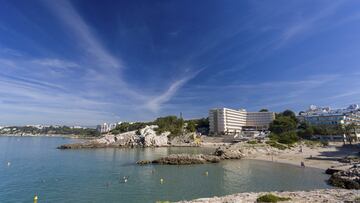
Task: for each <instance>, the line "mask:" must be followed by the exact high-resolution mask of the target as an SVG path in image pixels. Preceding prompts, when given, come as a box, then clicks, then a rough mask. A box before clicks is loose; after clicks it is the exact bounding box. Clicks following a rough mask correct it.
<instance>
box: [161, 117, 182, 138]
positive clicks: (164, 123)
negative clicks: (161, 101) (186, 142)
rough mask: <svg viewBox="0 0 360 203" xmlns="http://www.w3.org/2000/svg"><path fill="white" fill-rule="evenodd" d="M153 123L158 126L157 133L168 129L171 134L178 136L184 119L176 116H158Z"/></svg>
mask: <svg viewBox="0 0 360 203" xmlns="http://www.w3.org/2000/svg"><path fill="white" fill-rule="evenodd" d="M154 123H155V124H156V125H157V126H158V128H157V130H156V131H157V133H163V132H166V131H169V132H170V133H171V134H170V135H171V136H179V135H181V134H182V132H183V127H184V120H183V119H182V118H177V117H176V116H166V117H160V118H157V119H156V120H155V122H154Z"/></svg>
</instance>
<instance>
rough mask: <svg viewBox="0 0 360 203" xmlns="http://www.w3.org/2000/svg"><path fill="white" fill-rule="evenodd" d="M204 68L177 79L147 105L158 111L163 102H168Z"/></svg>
mask: <svg viewBox="0 0 360 203" xmlns="http://www.w3.org/2000/svg"><path fill="white" fill-rule="evenodd" d="M203 70H204V68H203V69H200V70H199V71H196V72H194V73H192V74H189V75H187V76H186V77H184V78H181V79H180V80H177V81H175V82H173V83H172V84H171V85H170V87H169V88H168V89H167V90H166V91H165V92H164V93H162V94H161V95H159V96H157V97H155V98H153V99H151V100H150V101H149V102H148V103H147V104H146V107H147V108H149V109H150V110H152V111H158V110H159V108H161V105H162V104H163V103H166V102H168V101H169V100H170V99H171V98H172V97H173V96H174V95H175V93H176V92H177V91H178V90H179V89H180V88H181V87H182V86H183V85H184V84H186V83H187V82H188V81H189V80H191V79H193V78H194V77H196V76H197V75H198V74H199V73H200V72H201V71H203Z"/></svg>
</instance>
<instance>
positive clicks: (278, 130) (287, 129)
mask: <svg viewBox="0 0 360 203" xmlns="http://www.w3.org/2000/svg"><path fill="white" fill-rule="evenodd" d="M297 123H298V120H297V119H296V116H295V113H294V112H292V111H291V110H285V111H284V112H282V113H280V114H277V115H276V118H275V120H274V121H273V122H272V123H270V127H269V130H270V131H271V134H270V136H269V138H270V141H271V142H269V143H268V144H270V145H272V146H275V147H276V148H278V147H280V145H277V144H276V143H281V144H286V145H292V144H294V143H295V142H297V141H298V140H299V137H298V135H297V133H296V129H297ZM280 148H283V147H280Z"/></svg>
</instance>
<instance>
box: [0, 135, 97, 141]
mask: <svg viewBox="0 0 360 203" xmlns="http://www.w3.org/2000/svg"><path fill="white" fill-rule="evenodd" d="M0 137H62V138H71V139H84V140H92V139H96V138H95V137H82V136H80V135H74V134H71V135H64V134H36V135H35V134H24V135H22V134H0Z"/></svg>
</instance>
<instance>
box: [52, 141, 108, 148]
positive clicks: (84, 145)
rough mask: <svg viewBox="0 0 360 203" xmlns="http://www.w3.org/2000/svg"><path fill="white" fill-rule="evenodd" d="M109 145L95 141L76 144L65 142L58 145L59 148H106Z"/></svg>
mask: <svg viewBox="0 0 360 203" xmlns="http://www.w3.org/2000/svg"><path fill="white" fill-rule="evenodd" d="M106 146H107V145H106V144H104V143H98V142H94V141H88V142H82V143H74V144H64V145H60V146H59V147H57V148H58V149H82V148H85V149H86V148H104V147H106Z"/></svg>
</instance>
